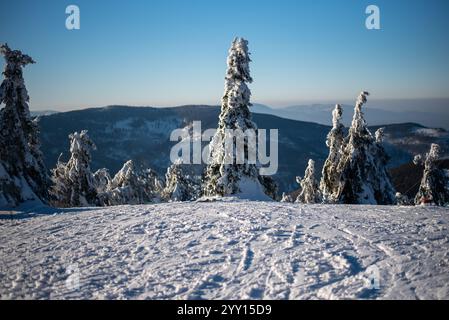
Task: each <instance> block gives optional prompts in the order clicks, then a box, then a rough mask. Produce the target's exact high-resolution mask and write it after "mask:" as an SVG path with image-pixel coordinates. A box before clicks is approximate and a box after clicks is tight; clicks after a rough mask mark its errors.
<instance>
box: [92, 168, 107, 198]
mask: <svg viewBox="0 0 449 320" xmlns="http://www.w3.org/2000/svg"><path fill="white" fill-rule="evenodd" d="M110 183H111V176H110V174H109V171H108V169H106V168H102V169H99V170H97V171H96V172H95V173H94V185H95V189H96V190H97V193H98V194H100V193H104V192H107V191H108V186H109V184H110Z"/></svg>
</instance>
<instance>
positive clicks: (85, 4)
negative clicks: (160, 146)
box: [0, 0, 449, 110]
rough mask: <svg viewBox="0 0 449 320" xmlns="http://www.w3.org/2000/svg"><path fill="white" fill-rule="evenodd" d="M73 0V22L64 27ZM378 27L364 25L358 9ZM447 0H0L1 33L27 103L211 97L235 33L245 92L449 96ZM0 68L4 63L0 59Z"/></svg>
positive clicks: (299, 98)
mask: <svg viewBox="0 0 449 320" xmlns="http://www.w3.org/2000/svg"><path fill="white" fill-rule="evenodd" d="M69 4H76V5H78V6H79V8H80V11H81V29H80V30H74V31H68V30H67V29H66V28H65V19H66V14H65V8H66V6H67V5H69ZM369 4H375V5H377V6H379V7H380V10H381V30H367V29H366V28H365V19H366V14H365V8H366V7H367V6H368V5H369ZM448 14H449V1H446V0H427V1H425V0H407V1H405V0H404V1H402V0H394V1H391V0H387V1H379V0H371V1H364V0H345V1H335V0H328V1H324V0H307V1H306V0H304V1H301V0H296V1H283V0H279V1H274V0H272V1H261V0H247V1H242V0H240V1H236V0H227V1H211V0H208V1H206V0H177V1H175V0H147V1H136V0H134V1H133V0H131V1H111V0H109V1H106V0H72V1H63V0H54V1H49V0H40V1H31V0H29V1H24V0H15V1H1V2H0V42H8V44H9V45H10V46H11V47H14V48H18V49H21V50H23V51H24V52H25V53H28V54H30V55H31V56H32V57H33V58H34V59H35V60H36V61H37V64H36V65H33V66H29V67H27V68H26V72H25V75H26V83H27V87H28V89H29V92H30V95H31V99H32V101H31V107H32V109H56V110H67V109H74V108H84V107H90V106H103V105H109V104H128V105H153V106H172V105H180V104H192V103H194V104H199V103H205V104H215V103H218V102H219V101H220V98H221V95H222V93H223V84H224V80H223V78H224V74H225V69H226V55H227V50H228V48H229V45H230V43H231V41H232V39H233V38H234V37H235V36H242V37H245V38H246V39H248V40H249V48H250V51H251V52H252V59H253V63H252V64H251V69H252V75H253V78H254V83H253V84H252V85H251V86H250V88H251V90H252V92H253V101H254V102H259V103H265V104H269V105H274V106H283V105H292V104H299V103H305V102H311V101H313V102H318V101H333V102H340V101H347V100H354V99H355V98H356V96H357V94H358V93H359V91H360V90H362V89H365V90H369V91H370V92H371V93H372V98H373V99H405V98H412V99H413V98H438V97H439V98H441V97H447V96H449V94H448V92H449V77H448V75H449V63H448V57H449V43H448V40H447V31H448V30H449V28H448V27H449V19H448V16H447V15H448ZM1 67H2V68H3V61H2V65H1Z"/></svg>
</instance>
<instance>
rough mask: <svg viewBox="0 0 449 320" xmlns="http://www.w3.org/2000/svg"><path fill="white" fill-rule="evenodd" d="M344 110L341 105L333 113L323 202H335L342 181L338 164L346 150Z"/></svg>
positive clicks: (323, 175) (328, 141) (323, 182)
mask: <svg viewBox="0 0 449 320" xmlns="http://www.w3.org/2000/svg"><path fill="white" fill-rule="evenodd" d="M342 115H343V110H342V108H341V105H339V104H337V105H336V106H335V109H334V110H333V111H332V129H331V131H330V132H329V134H328V135H327V139H326V145H327V147H328V148H329V155H328V157H327V159H326V161H325V162H324V166H323V171H322V175H321V182H320V190H321V193H322V197H323V202H325V203H333V202H335V201H336V200H337V199H336V196H337V192H338V184H339V181H340V172H339V171H338V163H339V161H340V157H341V152H342V150H343V148H344V139H345V137H344V132H343V129H344V126H343V124H342V123H341V117H342Z"/></svg>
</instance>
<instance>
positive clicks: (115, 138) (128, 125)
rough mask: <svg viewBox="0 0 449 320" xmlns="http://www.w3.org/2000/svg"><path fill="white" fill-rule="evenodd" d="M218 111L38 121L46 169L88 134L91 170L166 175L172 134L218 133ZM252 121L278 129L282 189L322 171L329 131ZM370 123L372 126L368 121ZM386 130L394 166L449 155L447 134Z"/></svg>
mask: <svg viewBox="0 0 449 320" xmlns="http://www.w3.org/2000/svg"><path fill="white" fill-rule="evenodd" d="M253 111H254V110H253ZM219 112H220V108H219V107H218V106H205V105H189V106H180V107H171V108H153V107H130V106H109V107H104V108H92V109H84V110H76V111H69V112H60V113H55V114H50V115H44V116H41V117H40V118H39V123H40V128H41V140H42V151H43V153H44V157H45V161H46V165H47V167H48V168H53V167H54V166H55V163H56V161H57V159H58V157H59V155H60V154H61V153H63V159H66V158H67V154H68V148H69V145H68V138H67V136H68V135H69V133H72V132H74V131H80V130H83V129H87V130H89V136H90V137H91V138H92V139H93V140H94V141H95V143H96V145H97V150H96V151H94V152H93V161H92V168H93V169H99V168H102V167H106V168H108V169H109V170H110V172H111V174H114V173H115V172H116V171H118V170H119V169H120V168H121V166H122V165H123V163H124V162H125V161H127V160H129V159H133V160H135V161H136V163H138V164H139V165H142V166H145V167H151V168H153V169H155V170H156V171H157V172H158V173H159V174H160V175H163V174H164V173H165V170H166V168H167V167H168V166H169V165H170V161H169V155H170V149H171V147H172V146H173V145H174V144H175V143H176V142H171V141H169V140H170V139H169V138H170V133H171V131H172V130H174V129H177V128H184V127H186V126H187V125H189V124H190V123H192V121H201V122H202V129H203V130H205V129H209V128H216V126H217V123H218V115H219ZM253 120H254V121H255V122H256V123H257V125H258V127H259V128H262V129H278V130H279V170H278V173H277V174H276V175H275V179H276V180H277V181H278V182H279V184H280V187H281V190H286V191H287V190H293V189H295V188H296V187H297V185H296V183H295V177H296V176H297V175H303V173H304V169H305V167H306V164H307V161H308V159H310V158H312V159H314V160H315V161H316V162H317V166H318V168H319V169H321V168H320V167H321V166H322V164H323V162H324V160H325V159H326V157H327V155H328V149H327V147H326V144H325V140H326V136H327V134H328V132H329V130H330V127H329V126H326V125H321V124H317V123H311V122H304V121H296V120H290V119H284V118H280V117H277V116H273V115H269V114H259V113H254V114H253ZM367 121H368V123H370V119H369V118H367ZM384 127H385V134H386V149H387V152H388V153H389V155H390V156H391V157H392V161H391V164H390V166H391V167H397V166H399V165H401V164H404V163H408V162H410V161H411V160H412V158H413V155H414V154H416V153H422V152H425V151H427V149H428V148H429V145H430V143H431V142H438V143H440V144H441V146H442V149H443V151H444V152H446V153H447V150H449V142H448V141H449V135H448V132H447V131H445V130H443V129H431V128H426V127H424V126H421V125H418V124H413V123H405V124H398V125H395V124H394V125H387V126H384ZM371 129H372V130H373V131H374V130H375V129H377V127H372V128H371Z"/></svg>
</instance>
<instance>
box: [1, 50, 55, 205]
mask: <svg viewBox="0 0 449 320" xmlns="http://www.w3.org/2000/svg"><path fill="white" fill-rule="evenodd" d="M0 54H1V55H3V56H4V58H5V61H6V64H5V69H4V71H3V75H4V77H5V79H4V80H3V82H2V83H1V85H0V104H4V108H3V109H1V110H0V206H16V205H18V204H19V203H21V202H24V201H26V200H43V201H44V202H46V201H47V200H48V186H49V177H48V174H47V169H46V168H45V165H44V161H43V156H42V153H41V151H40V141H39V129H38V125H37V122H36V121H35V120H33V119H32V118H31V116H30V111H29V107H28V102H29V96H28V92H27V89H26V87H25V81H24V79H23V73H22V69H23V67H25V66H26V65H28V64H32V63H34V61H33V59H32V58H31V57H30V56H28V55H25V54H23V53H22V52H20V51H19V50H11V49H10V48H9V47H8V45H7V44H3V45H0Z"/></svg>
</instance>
